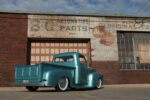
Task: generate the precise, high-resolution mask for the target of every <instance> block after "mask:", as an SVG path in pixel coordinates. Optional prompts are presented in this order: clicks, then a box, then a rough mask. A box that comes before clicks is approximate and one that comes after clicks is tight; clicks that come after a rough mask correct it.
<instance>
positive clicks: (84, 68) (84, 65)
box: [79, 56, 88, 84]
mask: <svg viewBox="0 0 150 100" xmlns="http://www.w3.org/2000/svg"><path fill="white" fill-rule="evenodd" d="M79 62H80V69H81V83H82V84H85V83H86V77H87V74H88V71H87V62H86V60H85V57H84V56H79Z"/></svg>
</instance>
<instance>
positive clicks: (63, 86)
mask: <svg viewBox="0 0 150 100" xmlns="http://www.w3.org/2000/svg"><path fill="white" fill-rule="evenodd" d="M68 86H69V80H68V78H61V79H59V80H58V84H57V91H66V90H67V89H68Z"/></svg>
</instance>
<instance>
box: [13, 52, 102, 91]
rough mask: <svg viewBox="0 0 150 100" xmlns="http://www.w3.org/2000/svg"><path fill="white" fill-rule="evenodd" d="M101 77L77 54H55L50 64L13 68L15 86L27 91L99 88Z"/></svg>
mask: <svg viewBox="0 0 150 100" xmlns="http://www.w3.org/2000/svg"><path fill="white" fill-rule="evenodd" d="M102 84H103V75H102V74H99V73H96V72H95V71H94V70H92V69H91V68H90V67H89V66H88V63H87V61H86V59H85V57H84V56H83V55H82V54H80V53H77V52H68V53H61V54H57V55H55V56H54V57H53V60H52V63H45V62H42V63H40V64H37V65H27V66H20V65H16V66H15V85H17V86H25V87H26V88H27V89H28V90H29V91H36V90H37V89H38V88H39V87H55V88H56V90H58V91H66V90H67V89H68V88H70V89H80V88H82V89H83V88H101V86H102Z"/></svg>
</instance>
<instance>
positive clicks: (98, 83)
mask: <svg viewBox="0 0 150 100" xmlns="http://www.w3.org/2000/svg"><path fill="white" fill-rule="evenodd" d="M101 87H102V80H101V79H100V78H98V80H97V81H96V88H97V89H100V88H101Z"/></svg>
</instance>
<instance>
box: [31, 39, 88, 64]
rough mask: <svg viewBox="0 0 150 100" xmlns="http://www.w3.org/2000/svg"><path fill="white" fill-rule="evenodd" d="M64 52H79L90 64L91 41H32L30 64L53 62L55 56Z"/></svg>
mask: <svg viewBox="0 0 150 100" xmlns="http://www.w3.org/2000/svg"><path fill="white" fill-rule="evenodd" d="M64 52H79V53H81V54H83V55H84V56H85V57H86V59H87V60H88V62H89V63H90V62H91V61H90V43H89V40H88V41H87V40H86V41H85V40H84V41H82V40H80V41H79V40H69V41H66V40H65V41H64V40H61V41H60V40H59V41H32V42H31V50H30V64H31V65H34V64H39V63H40V62H52V58H53V56H54V55H55V54H59V53H64Z"/></svg>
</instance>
